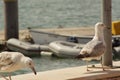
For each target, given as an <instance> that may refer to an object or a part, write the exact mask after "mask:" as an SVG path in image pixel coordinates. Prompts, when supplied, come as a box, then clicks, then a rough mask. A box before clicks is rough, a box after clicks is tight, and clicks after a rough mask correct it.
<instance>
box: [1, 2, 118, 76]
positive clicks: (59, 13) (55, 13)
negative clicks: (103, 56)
mask: <svg viewBox="0 0 120 80" xmlns="http://www.w3.org/2000/svg"><path fill="white" fill-rule="evenodd" d="M101 1H102V0H18V4H19V28H20V29H26V28H27V27H32V28H54V27H58V26H59V25H62V26H64V27H81V26H82V27H89V26H93V25H94V24H95V23H96V22H99V21H101V14H102V12H101V9H102V4H101ZM119 3H120V0H112V20H113V21H114V20H119V19H120V9H119V8H120V7H119ZM11 20H12V19H11ZM3 29H4V3H3V0H0V30H3ZM33 60H34V62H35V64H36V69H37V71H46V70H51V69H59V68H65V67H74V66H81V65H85V63H84V62H83V61H81V60H77V59H60V58H55V57H50V56H47V57H40V58H33ZM91 63H96V61H93V62H91ZM28 72H31V70H28V69H24V70H20V71H17V72H15V73H14V74H15V75H16V74H22V73H28Z"/></svg>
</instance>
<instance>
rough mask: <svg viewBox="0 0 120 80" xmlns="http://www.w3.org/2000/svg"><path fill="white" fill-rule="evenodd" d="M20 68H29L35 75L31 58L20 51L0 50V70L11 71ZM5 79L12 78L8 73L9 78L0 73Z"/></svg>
mask: <svg viewBox="0 0 120 80" xmlns="http://www.w3.org/2000/svg"><path fill="white" fill-rule="evenodd" d="M22 68H31V69H32V71H33V72H34V74H35V75H36V74H37V73H36V70H35V68H34V63H33V61H32V59H31V58H29V57H26V56H24V55H23V54H22V53H20V52H7V51H5V52H1V53H0V72H3V73H4V72H7V73H11V72H14V71H17V70H19V69H22ZM0 76H1V77H3V78H4V79H5V80H12V79H11V75H10V74H9V79H8V78H6V77H5V76H3V75H0Z"/></svg>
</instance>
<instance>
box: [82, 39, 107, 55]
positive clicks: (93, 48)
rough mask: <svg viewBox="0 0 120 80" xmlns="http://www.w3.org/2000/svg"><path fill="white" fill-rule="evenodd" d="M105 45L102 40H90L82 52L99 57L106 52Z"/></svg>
mask: <svg viewBox="0 0 120 80" xmlns="http://www.w3.org/2000/svg"><path fill="white" fill-rule="evenodd" d="M104 51H105V46H104V44H103V42H102V41H98V40H92V41H90V42H88V43H87V44H86V45H85V46H84V48H83V49H82V50H81V54H85V55H87V56H89V57H97V56H100V55H102V54H103V53H104Z"/></svg>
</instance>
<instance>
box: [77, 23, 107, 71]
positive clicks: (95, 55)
mask: <svg viewBox="0 0 120 80" xmlns="http://www.w3.org/2000/svg"><path fill="white" fill-rule="evenodd" d="M105 27H106V26H105V25H104V24H103V23H102V22H98V23H96V25H95V35H94V37H93V39H92V40H91V41H89V42H88V43H87V44H86V45H85V46H84V47H83V48H82V50H81V51H80V54H79V55H78V56H77V57H76V58H82V60H85V61H86V64H87V63H88V61H91V60H92V59H96V60H99V59H101V56H102V55H103V54H104V52H105V50H106V43H105V41H104V29H105ZM101 65H102V68H103V64H102V62H101ZM103 70H104V68H103ZM87 71H89V70H88V64H87Z"/></svg>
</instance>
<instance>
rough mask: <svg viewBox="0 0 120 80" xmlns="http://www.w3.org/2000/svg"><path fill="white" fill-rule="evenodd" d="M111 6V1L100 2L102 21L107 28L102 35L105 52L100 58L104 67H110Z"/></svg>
mask: <svg viewBox="0 0 120 80" xmlns="http://www.w3.org/2000/svg"><path fill="white" fill-rule="evenodd" d="M111 6H112V4H111V0H102V9H103V11H102V20H103V23H104V24H105V25H106V26H107V29H105V34H104V35H105V41H106V48H107V50H106V52H105V54H104V55H103V57H102V62H103V65H105V66H112V34H111V16H112V15H111Z"/></svg>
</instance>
